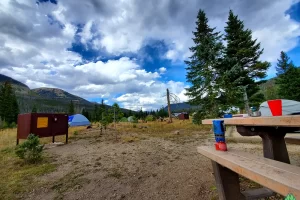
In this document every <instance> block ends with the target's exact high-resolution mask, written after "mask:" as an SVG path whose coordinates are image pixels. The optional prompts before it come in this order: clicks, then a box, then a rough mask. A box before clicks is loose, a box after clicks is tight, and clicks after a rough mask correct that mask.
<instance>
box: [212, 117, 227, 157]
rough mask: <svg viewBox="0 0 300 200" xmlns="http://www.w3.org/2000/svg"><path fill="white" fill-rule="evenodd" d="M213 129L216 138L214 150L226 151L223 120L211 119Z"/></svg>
mask: <svg viewBox="0 0 300 200" xmlns="http://www.w3.org/2000/svg"><path fill="white" fill-rule="evenodd" d="M213 131H214V135H215V140H216V142H217V143H216V144H215V147H216V150H222V151H227V146H226V143H225V126H224V120H213Z"/></svg>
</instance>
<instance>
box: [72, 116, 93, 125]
mask: <svg viewBox="0 0 300 200" xmlns="http://www.w3.org/2000/svg"><path fill="white" fill-rule="evenodd" d="M90 124H91V122H90V121H89V120H88V119H87V118H86V117H85V116H83V115H81V114H76V115H71V116H69V126H88V125H90Z"/></svg>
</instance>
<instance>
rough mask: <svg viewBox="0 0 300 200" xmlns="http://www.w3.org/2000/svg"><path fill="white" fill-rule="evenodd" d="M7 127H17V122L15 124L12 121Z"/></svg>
mask: <svg viewBox="0 0 300 200" xmlns="http://www.w3.org/2000/svg"><path fill="white" fill-rule="evenodd" d="M9 127H10V128H16V127H17V124H16V123H15V122H13V123H11V124H10V126H9Z"/></svg>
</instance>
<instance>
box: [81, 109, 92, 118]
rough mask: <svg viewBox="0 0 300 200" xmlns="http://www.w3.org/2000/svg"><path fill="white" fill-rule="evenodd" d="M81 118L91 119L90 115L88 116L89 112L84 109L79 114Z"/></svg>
mask: <svg viewBox="0 0 300 200" xmlns="http://www.w3.org/2000/svg"><path fill="white" fill-rule="evenodd" d="M81 114H82V115H83V116H85V117H86V118H87V119H88V120H91V117H90V114H89V111H88V110H86V109H82V113H81Z"/></svg>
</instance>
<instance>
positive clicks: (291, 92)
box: [275, 52, 300, 101]
mask: <svg viewBox="0 0 300 200" xmlns="http://www.w3.org/2000/svg"><path fill="white" fill-rule="evenodd" d="M276 70H277V74H278V78H277V79H276V81H275V84H276V85H277V86H278V96H279V97H280V98H283V99H289V100H295V101H300V69H299V68H297V67H295V66H294V65H293V63H292V62H291V61H289V57H288V56H287V55H286V54H285V53H284V52H281V55H280V59H279V60H278V63H277V67H276Z"/></svg>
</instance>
